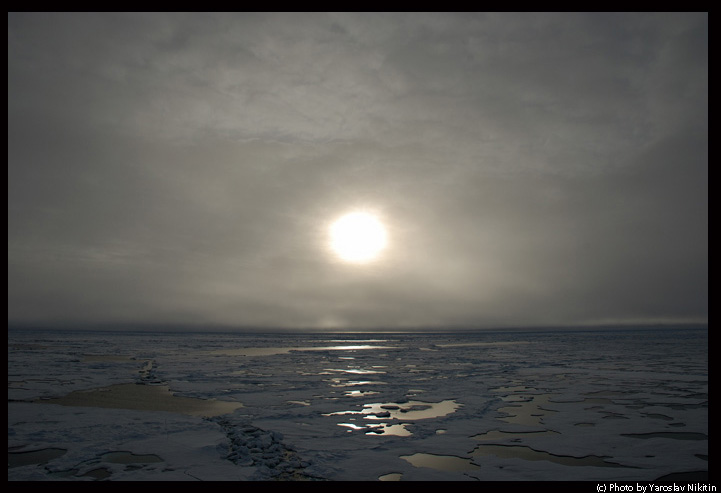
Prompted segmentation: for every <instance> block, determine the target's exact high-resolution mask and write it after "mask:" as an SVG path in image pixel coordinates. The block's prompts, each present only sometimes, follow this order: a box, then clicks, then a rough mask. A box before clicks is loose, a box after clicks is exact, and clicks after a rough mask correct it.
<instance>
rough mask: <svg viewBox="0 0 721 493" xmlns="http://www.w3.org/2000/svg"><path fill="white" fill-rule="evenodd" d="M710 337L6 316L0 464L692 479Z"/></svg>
mask: <svg viewBox="0 0 721 493" xmlns="http://www.w3.org/2000/svg"><path fill="white" fill-rule="evenodd" d="M707 341H708V333H707V331H706V330H696V329H678V330H671V329H658V330H630V329H628V330H605V331H604V330H578V331H569V330H557V331H495V332H481V331H478V332H456V333H451V332H447V333H423V332H418V333H387V334H378V333H375V334H373V335H369V334H319V333H313V334H295V333H277V334H251V333H204V332H197V333H187V332H177V333H172V332H168V333H148V332H102V331H97V332H90V331H75V332H71V331H34V330H11V331H9V333H8V457H9V459H8V480H10V481H13V480H38V481H42V480H98V479H105V480H270V479H281V480H379V479H383V480H513V481H516V480H558V479H568V480H594V481H606V480H619V481H621V480H628V481H653V480H655V479H657V478H659V477H662V476H664V475H667V474H671V473H692V474H693V476H692V477H696V478H703V477H704V476H703V473H704V472H705V471H708V349H707ZM151 387H152V388H151ZM140 388H143V391H142V392H141V391H139V390H138V389H140ZM121 390H122V392H121ZM161 394H162V397H161ZM111 397H112V398H111ZM153 399H162V405H160V404H159V403H158V402H156V403H155V405H149V402H151V401H152V400H153ZM101 401H102V402H105V403H107V402H110V404H107V405H106V406H105V407H100V405H99V402H101ZM141 403H142V405H141ZM212 404H215V405H216V406H215V407H213V405H212ZM218 406H220V409H221V410H220V411H218V409H219V407H218ZM191 409H192V410H191ZM216 411H217V412H216ZM42 451H45V452H42ZM28 452H36V453H35V454H29V453H28ZM120 457H124V458H126V459H127V458H130V459H132V460H130V459H128V460H125V462H123V461H122V460H120V459H119V458H120Z"/></svg>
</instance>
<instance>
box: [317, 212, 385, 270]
mask: <svg viewBox="0 0 721 493" xmlns="http://www.w3.org/2000/svg"><path fill="white" fill-rule="evenodd" d="M387 242H388V235H387V234H386V229H385V227H384V226H383V223H381V221H380V220H379V219H378V218H377V217H376V216H374V215H373V214H370V213H367V212H351V213H349V214H346V215H344V216H342V217H340V218H339V219H337V220H336V221H335V222H334V223H333V224H331V226H330V246H331V249H332V250H333V251H334V252H335V254H336V255H338V257H339V258H340V259H342V260H344V261H346V262H352V263H359V264H362V263H367V262H371V261H373V260H375V259H377V258H378V256H379V254H380V253H381V251H382V250H383V249H384V248H385V247H386V244H387Z"/></svg>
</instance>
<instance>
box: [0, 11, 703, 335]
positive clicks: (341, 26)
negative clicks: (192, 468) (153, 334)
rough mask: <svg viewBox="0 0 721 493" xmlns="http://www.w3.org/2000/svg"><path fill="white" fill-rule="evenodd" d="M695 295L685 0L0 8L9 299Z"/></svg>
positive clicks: (359, 317)
mask: <svg viewBox="0 0 721 493" xmlns="http://www.w3.org/2000/svg"><path fill="white" fill-rule="evenodd" d="M357 207H364V208H370V209H373V210H375V211H376V212H377V213H378V214H379V215H380V216H381V217H383V218H384V220H385V221H386V224H387V226H388V227H389V232H390V235H391V243H390V246H389V249H388V251H387V252H386V254H385V255H384V257H383V258H382V259H381V260H379V261H378V262H377V263H375V264H372V265H369V266H366V267H358V266H350V265H347V264H342V263H340V262H338V261H336V260H335V259H334V258H333V256H332V255H331V254H330V253H329V251H328V248H327V244H326V243H327V241H326V236H325V235H326V228H327V226H328V224H329V222H330V221H331V220H332V219H334V218H335V217H337V216H338V215H340V214H341V213H343V212H345V211H347V210H350V209H353V208H357ZM707 318H708V14H707V13H700V14H693V13H682V14H654V13H649V14H472V15H465V14H464V15H458V14H347V13H341V14H262V13H252V14H90V13H88V14H39V13H38V14H9V15H8V320H9V323H60V324H68V323H128V324H132V323H168V324H185V323H190V324H207V325H212V324H227V325H237V326H291V327H315V326H324V327H329V326H364V327H370V326H373V327H376V326H379V327H391V328H393V327H400V326H422V325H439V326H450V325H470V326H498V325H520V324H523V325H534V324H577V323H597V322H606V321H618V322H625V321H628V322H636V321H669V322H674V321H705V320H707Z"/></svg>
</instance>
